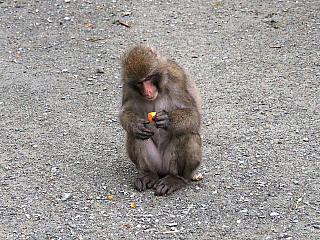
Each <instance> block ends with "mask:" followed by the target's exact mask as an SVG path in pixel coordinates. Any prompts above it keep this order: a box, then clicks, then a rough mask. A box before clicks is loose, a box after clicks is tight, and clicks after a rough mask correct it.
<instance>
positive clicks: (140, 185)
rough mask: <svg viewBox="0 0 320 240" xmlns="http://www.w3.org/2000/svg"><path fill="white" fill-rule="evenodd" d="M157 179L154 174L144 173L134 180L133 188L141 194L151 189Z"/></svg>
mask: <svg viewBox="0 0 320 240" xmlns="http://www.w3.org/2000/svg"><path fill="white" fill-rule="evenodd" d="M158 179H159V177H158V175H157V174H155V173H144V174H141V175H140V176H139V177H137V178H136V179H135V180H134V182H133V186H134V188H135V189H136V190H138V191H140V192H142V191H145V190H146V189H147V188H152V187H153V186H154V185H155V184H156V182H157V181H158Z"/></svg>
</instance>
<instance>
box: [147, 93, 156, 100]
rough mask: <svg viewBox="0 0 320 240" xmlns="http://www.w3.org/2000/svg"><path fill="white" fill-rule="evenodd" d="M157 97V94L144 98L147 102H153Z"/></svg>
mask: <svg viewBox="0 0 320 240" xmlns="http://www.w3.org/2000/svg"><path fill="white" fill-rule="evenodd" d="M157 97H158V93H155V94H153V95H150V96H145V98H146V99H147V100H149V101H153V100H155V99H156V98H157Z"/></svg>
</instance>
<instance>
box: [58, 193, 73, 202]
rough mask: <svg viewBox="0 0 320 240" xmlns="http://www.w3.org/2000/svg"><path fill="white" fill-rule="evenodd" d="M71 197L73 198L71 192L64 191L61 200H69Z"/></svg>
mask: <svg viewBox="0 0 320 240" xmlns="http://www.w3.org/2000/svg"><path fill="white" fill-rule="evenodd" d="M69 198H71V193H62V194H61V198H60V199H61V201H67V200H68V199H69Z"/></svg>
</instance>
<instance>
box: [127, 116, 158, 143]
mask: <svg viewBox="0 0 320 240" xmlns="http://www.w3.org/2000/svg"><path fill="white" fill-rule="evenodd" d="M149 123H150V122H149V121H148V120H145V119H139V120H138V121H137V123H135V124H133V125H132V129H131V134H132V135H133V136H134V137H135V138H137V139H141V140H147V139H149V138H150V137H152V136H153V134H154V133H153V132H152V131H150V130H149V129H148V128H146V126H145V124H149Z"/></svg>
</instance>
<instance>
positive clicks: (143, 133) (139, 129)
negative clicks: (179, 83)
mask: <svg viewBox="0 0 320 240" xmlns="http://www.w3.org/2000/svg"><path fill="white" fill-rule="evenodd" d="M120 122H121V125H122V127H123V128H124V129H125V130H126V131H127V133H128V134H131V135H132V136H134V137H135V138H137V139H141V140H147V139H148V138H150V137H152V136H153V134H154V133H153V132H152V131H150V130H149V129H148V128H146V126H145V124H149V123H150V122H149V121H148V120H147V119H143V118H141V117H140V116H139V115H138V114H137V113H135V112H134V111H131V110H129V109H128V107H126V106H123V107H122V108H121V111H120Z"/></svg>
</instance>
